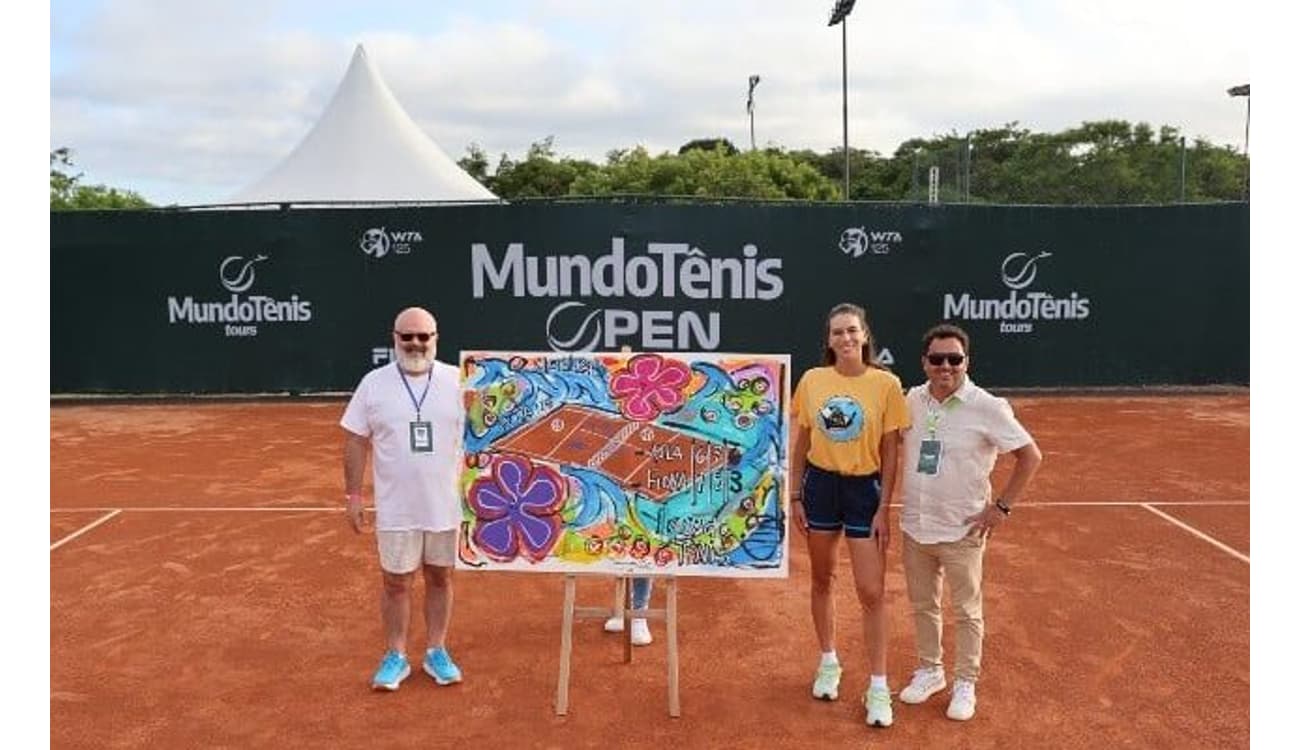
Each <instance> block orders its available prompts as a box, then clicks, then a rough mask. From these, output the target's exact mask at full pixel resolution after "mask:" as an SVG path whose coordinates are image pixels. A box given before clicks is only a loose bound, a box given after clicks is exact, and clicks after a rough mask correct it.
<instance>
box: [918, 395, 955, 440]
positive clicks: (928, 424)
mask: <svg viewBox="0 0 1300 750" xmlns="http://www.w3.org/2000/svg"><path fill="white" fill-rule="evenodd" d="M926 396H927V397H928V398H929V399H930V410H929V411H928V412H926V415H925V429H926V431H927V432H929V433H930V439H931V440H933V439H934V434H935V432H937V431H938V429H939V422H940V420H942V419H943V413H944V412H946V411H951V410H952V409H955V408H956V407H957V405H958V404H960V403H961V401H960V400H958V399H957V398H955V397H954V396H952V395H950V396H948V398H946V399H944V400H943V403H938V402H937V401H935V398H934V396H930V395H929V394H928V393H927V394H926ZM936 407H937V408H936Z"/></svg>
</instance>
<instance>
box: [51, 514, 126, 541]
mask: <svg viewBox="0 0 1300 750" xmlns="http://www.w3.org/2000/svg"><path fill="white" fill-rule="evenodd" d="M121 512H122V509H121V508H114V509H113V510H111V511H109V513H108V514H107V515H105V516H103V517H102V518H100V519H99V520H97V521H91V522H90V523H88V524H86V525H85V526H82V527H81V528H79V529H77V530H76V531H74V532H72V533H71V534H68V535H67V536H65V537H63V538H62V539H60V540H59V541H57V542H55V543H54V544H51V545H50V551H51V552H53V551H54V550H56V549H58V548H59V547H62V546H63V545H65V544H67V543H68V542H70V541H72V540H73V539H76V538H77V537H79V536H81V535H82V534H84V533H86V532H87V531H90V530H91V529H93V528H95V527H96V526H98V525H100V524H101V523H103V522H105V521H107V520H108V519H110V518H112V517H113V516H116V515H117V514H118V513H121Z"/></svg>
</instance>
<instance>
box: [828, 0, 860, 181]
mask: <svg viewBox="0 0 1300 750" xmlns="http://www.w3.org/2000/svg"><path fill="white" fill-rule="evenodd" d="M856 2H857V0H835V7H833V8H831V21H830V23H828V24H826V25H827V26H834V25H835V24H837V23H838V24H839V25H840V50H841V58H840V59H841V62H842V65H843V70H842V72H843V77H842V81H843V92H844V96H843V101H844V115H843V117H844V200H848V199H849V25H848V22H847V20H846V19H847V18H848V17H849V14H850V13H852V12H853V4H854V3H856Z"/></svg>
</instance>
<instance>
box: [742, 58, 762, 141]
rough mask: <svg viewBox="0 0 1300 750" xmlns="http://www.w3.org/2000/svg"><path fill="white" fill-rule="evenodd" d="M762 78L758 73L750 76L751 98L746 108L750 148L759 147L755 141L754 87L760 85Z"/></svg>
mask: <svg viewBox="0 0 1300 750" xmlns="http://www.w3.org/2000/svg"><path fill="white" fill-rule="evenodd" d="M761 80H762V78H761V77H759V75H758V74H754V75H752V76H750V77H749V100H748V101H747V102H746V103H745V108H746V109H748V110H749V150H750V151H753V150H755V149H756V148H757V145H756V144H755V143H754V89H755V88H757V87H758V82H759V81H761Z"/></svg>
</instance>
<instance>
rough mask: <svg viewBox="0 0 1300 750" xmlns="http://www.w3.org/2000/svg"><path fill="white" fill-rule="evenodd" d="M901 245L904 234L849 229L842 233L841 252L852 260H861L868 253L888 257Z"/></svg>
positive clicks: (862, 228) (857, 228) (864, 228)
mask: <svg viewBox="0 0 1300 750" xmlns="http://www.w3.org/2000/svg"><path fill="white" fill-rule="evenodd" d="M901 244H903V233H902V232H896V231H894V230H892V229H890V230H883V231H877V230H872V231H867V228H866V227H849V228H848V229H845V230H844V231H843V232H841V233H840V252H842V253H844V254H845V255H847V256H849V257H850V258H860V257H862V256H863V255H866V254H867V252H868V251H870V252H871V253H872V254H873V255H888V254H889V251H890V250H893V249H894V247H895V246H898V245H901Z"/></svg>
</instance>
